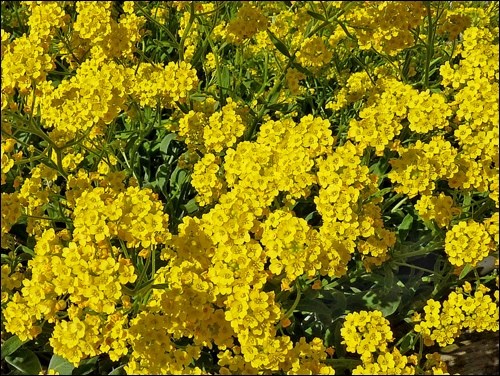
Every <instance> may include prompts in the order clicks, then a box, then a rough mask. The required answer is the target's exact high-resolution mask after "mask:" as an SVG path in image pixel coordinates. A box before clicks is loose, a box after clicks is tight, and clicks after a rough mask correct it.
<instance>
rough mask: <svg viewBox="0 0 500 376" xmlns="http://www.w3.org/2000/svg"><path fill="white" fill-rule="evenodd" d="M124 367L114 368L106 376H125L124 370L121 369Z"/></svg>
mask: <svg viewBox="0 0 500 376" xmlns="http://www.w3.org/2000/svg"><path fill="white" fill-rule="evenodd" d="M124 367H125V364H124V365H121V366H120V367H117V368H115V369H114V370H112V371H111V372H110V373H108V375H126V373H125V370H124V369H123V368H124Z"/></svg>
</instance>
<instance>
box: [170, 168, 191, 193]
mask: <svg viewBox="0 0 500 376" xmlns="http://www.w3.org/2000/svg"><path fill="white" fill-rule="evenodd" d="M187 176H188V173H187V171H186V170H183V169H180V168H179V166H177V167H176V168H175V170H174V172H172V176H171V177H170V186H171V187H172V188H178V189H180V188H181V186H182V184H184V182H185V181H186V178H187Z"/></svg>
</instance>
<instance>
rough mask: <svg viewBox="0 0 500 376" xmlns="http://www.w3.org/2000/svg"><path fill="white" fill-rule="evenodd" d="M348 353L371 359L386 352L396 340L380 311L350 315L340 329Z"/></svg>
mask: <svg viewBox="0 0 500 376" xmlns="http://www.w3.org/2000/svg"><path fill="white" fill-rule="evenodd" d="M340 333H341V334H342V338H343V341H342V343H344V344H345V345H346V347H347V351H349V352H352V353H358V354H360V355H361V359H366V360H368V359H370V357H371V356H372V353H375V352H377V351H380V352H386V350H387V344H388V343H389V342H391V341H393V340H394V338H393V334H392V331H391V327H390V324H389V321H388V320H387V319H386V318H384V317H383V316H382V312H380V311H360V312H352V313H349V314H348V315H347V316H346V317H345V321H344V324H343V325H342V328H341V329H340Z"/></svg>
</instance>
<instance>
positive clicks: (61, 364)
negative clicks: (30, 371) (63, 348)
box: [49, 354, 75, 375]
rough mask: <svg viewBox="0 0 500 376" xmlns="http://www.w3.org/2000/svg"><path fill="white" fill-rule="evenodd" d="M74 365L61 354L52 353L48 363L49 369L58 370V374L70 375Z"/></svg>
mask: <svg viewBox="0 0 500 376" xmlns="http://www.w3.org/2000/svg"><path fill="white" fill-rule="evenodd" d="M74 368H75V366H74V365H73V363H70V362H68V361H67V360H66V359H64V358H63V357H62V356H59V355H56V354H54V355H52V358H51V359H50V363H49V369H53V370H54V371H57V372H59V374H60V375H71V373H72V372H73V369H74Z"/></svg>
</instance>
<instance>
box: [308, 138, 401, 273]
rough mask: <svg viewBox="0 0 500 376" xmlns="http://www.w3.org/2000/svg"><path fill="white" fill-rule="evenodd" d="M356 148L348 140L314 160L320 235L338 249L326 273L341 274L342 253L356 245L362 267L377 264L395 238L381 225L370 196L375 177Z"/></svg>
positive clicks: (343, 257)
mask: <svg viewBox="0 0 500 376" xmlns="http://www.w3.org/2000/svg"><path fill="white" fill-rule="evenodd" d="M358 150H359V149H356V147H355V146H354V145H353V144H352V143H351V142H350V141H348V142H347V143H345V144H344V145H342V146H339V147H337V148H336V150H335V151H334V152H333V153H331V154H330V155H329V156H328V157H327V158H326V159H324V160H319V161H318V172H317V176H318V181H319V186H320V190H319V194H318V196H317V197H315V198H314V202H315V203H316V207H317V210H318V213H320V214H321V216H322V219H323V225H322V226H321V229H320V237H321V238H322V243H323V244H324V245H326V247H327V248H328V247H332V248H334V249H338V252H339V255H341V257H340V259H339V258H337V259H336V260H334V259H330V265H331V269H330V271H329V273H328V274H329V275H330V276H333V275H335V276H340V275H342V274H344V273H345V271H346V270H345V264H346V263H347V261H349V257H347V256H346V252H347V255H348V254H352V253H354V252H355V249H356V247H357V250H358V251H359V252H360V253H361V254H362V255H363V258H364V259H366V260H365V261H366V264H365V265H366V266H368V267H369V265H370V264H372V263H373V264H375V265H380V264H381V262H382V261H383V260H385V257H386V252H387V250H388V249H389V248H390V247H391V246H393V245H394V244H395V241H396V238H395V235H394V233H392V232H390V231H389V230H387V229H384V228H383V221H382V218H381V212H380V209H379V208H378V207H377V206H376V204H377V203H379V202H380V201H381V199H380V198H379V199H372V198H370V196H371V195H372V194H373V193H375V192H376V191H377V186H376V177H375V176H374V175H370V174H369V172H368V167H367V166H363V165H362V164H361V158H360V156H359V151H358ZM359 237H362V238H364V239H362V238H361V239H358V238H359ZM334 257H337V256H334Z"/></svg>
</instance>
